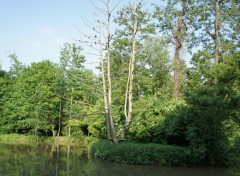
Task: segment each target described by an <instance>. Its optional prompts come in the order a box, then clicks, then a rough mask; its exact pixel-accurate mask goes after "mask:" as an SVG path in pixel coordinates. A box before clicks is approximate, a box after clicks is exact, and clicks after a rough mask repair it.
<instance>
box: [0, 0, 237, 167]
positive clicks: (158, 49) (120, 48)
mask: <svg viewBox="0 0 240 176" xmlns="http://www.w3.org/2000/svg"><path fill="white" fill-rule="evenodd" d="M101 2H102V4H103V8H104V9H102V10H100V8H97V9H98V10H97V11H99V12H98V13H99V19H97V20H95V21H93V22H91V23H89V24H87V27H89V26H90V28H91V31H92V33H93V34H94V35H88V34H84V35H82V38H81V39H79V41H78V42H76V43H66V44H64V46H63V47H62V48H61V52H60V57H59V62H58V63H52V62H51V61H48V60H45V61H42V62H38V63H32V64H31V65H29V66H26V65H24V64H23V63H21V62H20V60H19V59H18V57H17V53H16V54H10V55H9V58H10V59H11V61H12V65H11V68H10V70H9V71H4V70H1V71H0V87H1V89H0V134H11V133H18V134H28V135H36V136H68V137H83V136H92V137H96V138H100V139H110V140H112V141H113V143H115V144H117V143H119V141H125V140H126V141H133V142H138V143H157V144H169V145H176V146H184V147H192V148H194V149H195V150H197V151H199V153H200V155H201V157H202V158H203V159H204V160H205V161H207V162H211V163H219V162H220V163H221V162H223V161H224V160H225V159H226V158H225V157H226V153H227V152H229V151H232V152H231V154H232V156H231V157H232V158H234V157H238V158H239V156H240V154H239V153H238V154H237V152H239V150H237V148H238V147H239V145H240V50H239V49H240V18H239V17H240V6H239V3H240V1H239V0H231V1H230V0H207V1H206V0H188V1H186V0H167V1H164V2H165V3H163V5H161V4H162V3H160V1H159V4H152V6H151V7H149V6H148V7H147V6H145V3H144V1H137V0H135V1H131V2H129V4H128V5H127V6H125V7H119V6H118V8H117V9H118V10H116V11H115V7H116V5H117V4H115V5H114V4H111V3H110V1H107V0H106V1H105V0H103V1H101ZM149 9H151V10H149ZM112 26H117V27H116V28H115V30H114V31H113V30H111V28H113V27H112ZM112 31H113V32H112ZM86 47H92V48H93V49H94V50H91V51H96V52H92V53H91V54H92V57H95V58H96V55H97V59H96V62H99V66H98V67H97V68H96V69H97V70H98V71H96V70H90V69H87V68H86V65H85V62H86V55H85V54H84V48H86ZM88 57H89V56H88ZM188 60H189V61H188ZM233 151H234V152H235V153H234V152H233Z"/></svg>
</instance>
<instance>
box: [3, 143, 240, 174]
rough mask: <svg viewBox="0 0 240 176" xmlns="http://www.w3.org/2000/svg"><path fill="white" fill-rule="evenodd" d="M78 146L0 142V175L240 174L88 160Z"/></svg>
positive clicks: (217, 169)
mask: <svg viewBox="0 0 240 176" xmlns="http://www.w3.org/2000/svg"><path fill="white" fill-rule="evenodd" d="M83 151H84V150H83V149H82V148H81V147H77V146H57V145H36V146H29V145H5V144H0V176H58V175H62V176H85V175H86V176H237V175H238V176H240V168H237V167H236V168H221V167H160V166H134V165H122V164H114V163H108V162H101V161H93V160H90V159H88V157H87V155H86V154H84V152H83Z"/></svg>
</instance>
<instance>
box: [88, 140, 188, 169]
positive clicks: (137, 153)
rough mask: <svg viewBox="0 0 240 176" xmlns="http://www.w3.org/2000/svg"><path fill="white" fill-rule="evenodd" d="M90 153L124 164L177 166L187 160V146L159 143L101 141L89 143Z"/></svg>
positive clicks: (186, 162) (95, 156)
mask: <svg viewBox="0 0 240 176" xmlns="http://www.w3.org/2000/svg"><path fill="white" fill-rule="evenodd" d="M90 154H91V155H92V156H93V157H94V158H99V159H102V160H106V161H112V162H118V163H126V164H140V165H146V164H147V165H162V166H177V165H184V164H188V162H189V150H188V149H187V148H184V147H177V146H169V145H159V144H136V143H120V144H118V145H114V144H112V143H110V142H108V141H101V142H96V143H93V144H92V145H91V147H90Z"/></svg>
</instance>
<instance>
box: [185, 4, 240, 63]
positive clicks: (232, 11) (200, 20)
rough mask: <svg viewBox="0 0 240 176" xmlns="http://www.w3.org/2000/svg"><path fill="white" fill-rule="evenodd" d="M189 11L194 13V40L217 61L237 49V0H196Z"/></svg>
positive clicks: (192, 21)
mask: <svg viewBox="0 0 240 176" xmlns="http://www.w3.org/2000/svg"><path fill="white" fill-rule="evenodd" d="M192 2H193V3H192V4H191V6H190V8H191V9H189V11H190V13H191V14H192V16H191V18H192V20H191V24H190V27H191V28H192V29H193V35H192V36H193V37H194V38H195V39H193V38H191V40H192V41H194V40H195V41H196V43H195V44H196V45H197V46H199V45H200V44H201V47H203V48H204V49H205V50H206V52H207V53H208V54H209V55H211V56H212V58H213V60H214V62H215V63H217V64H218V63H219V62H221V56H222V55H224V54H225V53H228V52H229V51H230V50H235V49H236V46H237V45H236V43H238V42H239V32H238V31H237V21H239V17H240V12H239V8H238V5H237V4H238V3H239V2H238V1H237V0H232V1H228V0H209V1H206V0H194V1H192Z"/></svg>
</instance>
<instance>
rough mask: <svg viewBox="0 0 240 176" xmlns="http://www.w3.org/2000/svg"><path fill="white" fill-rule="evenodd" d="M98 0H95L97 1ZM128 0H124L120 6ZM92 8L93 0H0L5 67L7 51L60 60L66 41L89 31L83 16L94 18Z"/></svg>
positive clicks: (0, 60) (0, 53) (0, 61)
mask: <svg viewBox="0 0 240 176" xmlns="http://www.w3.org/2000/svg"><path fill="white" fill-rule="evenodd" d="M97 1H98V0H92V2H93V3H94V4H96V3H97ZM154 1H157V0H153V1H151V2H154ZM115 2H118V0H115V1H114V0H113V3H115ZM126 2H127V0H122V2H121V4H120V5H119V7H121V6H123V5H124V3H125V4H126ZM146 2H149V3H150V1H147V0H146ZM93 11H94V8H93V5H92V3H91V0H0V65H1V66H2V69H4V70H7V71H8V70H9V68H10V59H9V58H8V55H9V54H12V53H16V55H17V57H18V59H19V60H20V61H21V62H22V63H23V64H26V65H30V64H31V63H32V62H39V61H41V60H51V61H53V62H56V63H57V62H58V60H59V59H58V58H59V53H60V50H61V47H63V44H64V43H73V42H76V41H77V40H79V39H80V38H81V36H82V34H81V33H86V34H88V33H89V30H90V29H89V28H88V27H86V24H85V23H84V20H85V21H86V19H88V20H90V21H91V20H94V18H96V17H94V16H93ZM87 57H91V56H87ZM91 62H92V61H91ZM89 68H91V66H89Z"/></svg>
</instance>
